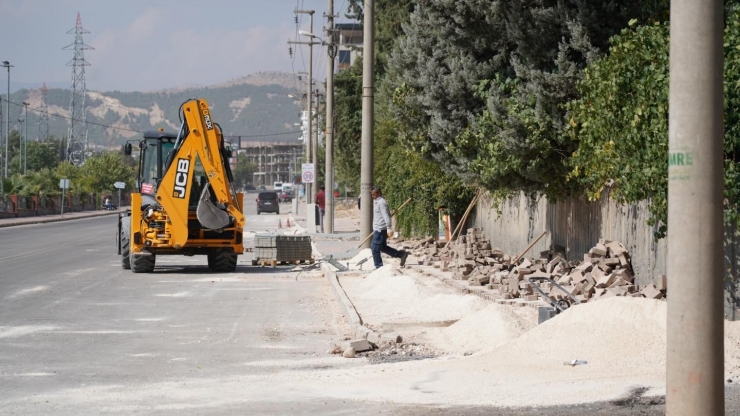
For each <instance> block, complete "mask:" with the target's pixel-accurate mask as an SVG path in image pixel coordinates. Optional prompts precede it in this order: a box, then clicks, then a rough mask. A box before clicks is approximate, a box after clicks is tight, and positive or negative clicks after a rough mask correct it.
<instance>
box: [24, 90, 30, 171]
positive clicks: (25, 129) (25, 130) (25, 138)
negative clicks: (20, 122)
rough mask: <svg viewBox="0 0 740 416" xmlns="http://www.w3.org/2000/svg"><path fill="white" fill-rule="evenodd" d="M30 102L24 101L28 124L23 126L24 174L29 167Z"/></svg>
mask: <svg viewBox="0 0 740 416" xmlns="http://www.w3.org/2000/svg"><path fill="white" fill-rule="evenodd" d="M28 104H29V103H28V102H26V101H24V102H23V107H24V108H25V109H26V125H25V126H23V174H24V175H25V174H26V172H27V168H28Z"/></svg>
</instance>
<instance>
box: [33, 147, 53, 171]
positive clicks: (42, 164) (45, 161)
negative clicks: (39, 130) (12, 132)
mask: <svg viewBox="0 0 740 416" xmlns="http://www.w3.org/2000/svg"><path fill="white" fill-rule="evenodd" d="M27 155H28V164H27V165H28V170H32V171H39V170H41V169H54V168H55V167H56V166H57V165H58V164H59V159H58V158H57V155H56V152H55V149H54V147H53V146H50V145H49V144H47V143H39V142H29V143H28V150H27Z"/></svg>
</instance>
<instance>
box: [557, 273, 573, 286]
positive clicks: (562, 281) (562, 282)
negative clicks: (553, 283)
mask: <svg viewBox="0 0 740 416" xmlns="http://www.w3.org/2000/svg"><path fill="white" fill-rule="evenodd" d="M572 281H573V278H572V277H570V275H569V274H566V275H565V276H563V277H561V278H560V279H558V284H559V285H561V286H562V285H569V284H570V283H571V282H572Z"/></svg>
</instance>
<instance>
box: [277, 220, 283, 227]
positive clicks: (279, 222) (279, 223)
mask: <svg viewBox="0 0 740 416" xmlns="http://www.w3.org/2000/svg"><path fill="white" fill-rule="evenodd" d="M278 228H283V222H282V221H280V220H278Z"/></svg>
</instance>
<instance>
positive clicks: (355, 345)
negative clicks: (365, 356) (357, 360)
mask: <svg viewBox="0 0 740 416" xmlns="http://www.w3.org/2000/svg"><path fill="white" fill-rule="evenodd" d="M350 348H352V349H354V351H355V352H363V351H369V350H371V349H373V346H372V345H371V344H370V341H368V340H366V339H356V340H353V341H349V345H347V348H345V351H346V350H347V349H350Z"/></svg>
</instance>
